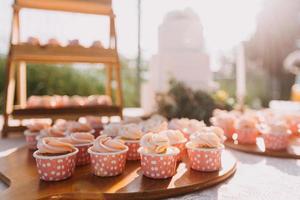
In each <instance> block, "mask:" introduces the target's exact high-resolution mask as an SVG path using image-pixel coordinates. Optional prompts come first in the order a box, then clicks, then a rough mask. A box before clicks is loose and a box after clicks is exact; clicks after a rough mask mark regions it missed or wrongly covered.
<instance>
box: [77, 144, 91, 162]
mask: <svg viewBox="0 0 300 200" xmlns="http://www.w3.org/2000/svg"><path fill="white" fill-rule="evenodd" d="M92 145H93V144H92V143H89V144H78V145H75V147H76V148H77V149H78V150H79V151H78V154H77V155H76V166H82V165H87V164H90V162H91V157H90V154H89V153H88V148H90V147H91V146H92Z"/></svg>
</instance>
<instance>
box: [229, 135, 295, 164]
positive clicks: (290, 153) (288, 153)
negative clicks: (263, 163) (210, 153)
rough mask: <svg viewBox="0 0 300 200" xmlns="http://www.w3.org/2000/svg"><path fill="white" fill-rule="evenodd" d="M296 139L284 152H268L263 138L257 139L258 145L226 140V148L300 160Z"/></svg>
mask: <svg viewBox="0 0 300 200" xmlns="http://www.w3.org/2000/svg"><path fill="white" fill-rule="evenodd" d="M295 140H296V139H292V140H291V141H290V145H289V147H288V149H287V150H284V151H271V150H266V148H265V144H264V141H263V139H262V138H261V137H258V138H257V139H256V144H253V145H251V144H250V145H249V144H239V143H238V141H237V140H226V141H225V146H226V147H229V148H231V149H234V150H238V151H243V152H246V153H252V154H258V155H264V156H272V157H280V158H296V159H300V146H296V145H293V144H295Z"/></svg>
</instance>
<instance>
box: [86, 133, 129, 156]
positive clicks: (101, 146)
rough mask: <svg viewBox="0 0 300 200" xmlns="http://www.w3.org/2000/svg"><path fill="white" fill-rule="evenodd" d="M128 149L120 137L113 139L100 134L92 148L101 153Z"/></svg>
mask: <svg viewBox="0 0 300 200" xmlns="http://www.w3.org/2000/svg"><path fill="white" fill-rule="evenodd" d="M126 149H128V147H127V146H126V145H125V144H124V142H123V141H122V140H120V139H118V138H114V139H112V138H111V137H108V136H107V135H100V136H99V137H97V138H96V140H95V141H94V145H93V146H92V147H91V150H92V151H94V152H99V153H108V152H119V151H123V150H126Z"/></svg>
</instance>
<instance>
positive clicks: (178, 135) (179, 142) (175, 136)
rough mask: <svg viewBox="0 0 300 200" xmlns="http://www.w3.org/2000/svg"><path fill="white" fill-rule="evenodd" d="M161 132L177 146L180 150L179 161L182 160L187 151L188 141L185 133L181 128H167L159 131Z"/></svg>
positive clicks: (172, 144) (171, 143)
mask: <svg viewBox="0 0 300 200" xmlns="http://www.w3.org/2000/svg"><path fill="white" fill-rule="evenodd" d="M159 134H160V135H163V136H166V137H167V138H168V139H169V143H170V145H171V146H174V147H177V148H178V149H179V150H180V153H179V154H178V156H177V161H181V160H182V159H183V157H184V155H185V153H186V148H185V144H186V142H187V139H186V138H185V137H184V135H183V133H182V132H181V131H179V130H165V131H161V132H159Z"/></svg>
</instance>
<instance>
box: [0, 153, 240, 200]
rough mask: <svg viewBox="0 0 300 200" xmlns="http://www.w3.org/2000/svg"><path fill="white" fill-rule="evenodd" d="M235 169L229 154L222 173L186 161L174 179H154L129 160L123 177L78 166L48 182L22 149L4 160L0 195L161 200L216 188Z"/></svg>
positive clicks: (0, 170) (180, 165) (223, 157)
mask: <svg viewBox="0 0 300 200" xmlns="http://www.w3.org/2000/svg"><path fill="white" fill-rule="evenodd" d="M235 170H236V160H235V159H234V158H233V156H232V155H231V154H230V153H229V152H227V151H225V152H223V155H222V169H221V170H220V171H218V172H207V173H203V172H197V171H194V170H190V169H189V167H188V164H186V162H182V163H180V164H179V165H178V168H177V174H176V175H175V176H174V177H172V178H169V179H164V180H163V179H161V180H154V179H150V178H147V177H144V176H143V175H142V172H141V169H140V163H139V162H138V161H128V162H127V163H126V169H125V171H124V173H123V174H122V175H119V176H115V177H108V178H101V177H97V176H94V175H93V174H92V173H91V170H90V166H84V167H77V168H76V170H75V173H74V175H73V176H72V177H71V178H69V179H67V180H64V181H58V182H45V181H41V180H39V177H38V173H37V169H36V163H35V160H34V158H33V157H32V151H29V150H28V149H27V148H26V147H22V148H20V149H17V150H16V151H15V152H13V153H11V154H9V155H8V156H6V157H3V158H1V159H0V172H1V173H0V179H1V180H2V181H3V182H5V183H6V184H7V185H8V188H7V189H5V190H4V191H2V192H1V193H0V199H1V200H5V199H23V200H24V199H48V198H53V199H131V200H134V199H158V198H166V197H171V196H176V195H181V194H185V193H188V192H193V191H196V190H200V189H203V188H206V187H209V186H212V185H215V184H217V183H219V182H222V181H224V180H225V179H227V178H229V177H230V176H232V175H233V174H234V172H235Z"/></svg>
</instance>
